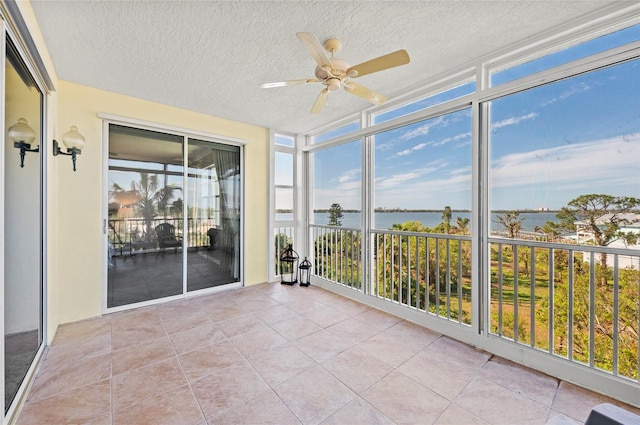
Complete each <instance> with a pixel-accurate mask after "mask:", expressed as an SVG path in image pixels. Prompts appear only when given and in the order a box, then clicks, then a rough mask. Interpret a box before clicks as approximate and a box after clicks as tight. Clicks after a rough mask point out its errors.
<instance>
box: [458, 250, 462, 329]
mask: <svg viewBox="0 0 640 425" xmlns="http://www.w3.org/2000/svg"><path fill="white" fill-rule="evenodd" d="M462 243H463V242H462V240H459V241H458V323H462V316H463V315H462Z"/></svg>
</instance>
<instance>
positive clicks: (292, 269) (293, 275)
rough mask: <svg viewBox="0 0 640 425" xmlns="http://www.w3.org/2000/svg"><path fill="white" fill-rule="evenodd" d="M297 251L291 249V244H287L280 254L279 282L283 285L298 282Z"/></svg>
mask: <svg viewBox="0 0 640 425" xmlns="http://www.w3.org/2000/svg"><path fill="white" fill-rule="evenodd" d="M299 258H300V256H298V253H297V252H295V251H294V250H293V246H292V245H291V244H289V246H288V247H287V249H285V250H284V252H283V253H282V255H281V256H280V283H282V284H284V285H293V284H294V283H298V259H299Z"/></svg>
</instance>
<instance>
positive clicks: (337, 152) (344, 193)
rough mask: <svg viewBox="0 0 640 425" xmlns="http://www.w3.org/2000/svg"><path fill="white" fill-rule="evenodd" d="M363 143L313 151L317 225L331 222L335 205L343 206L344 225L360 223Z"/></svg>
mask: <svg viewBox="0 0 640 425" xmlns="http://www.w3.org/2000/svg"><path fill="white" fill-rule="evenodd" d="M361 158H362V142H361V141H360V140H357V141H354V142H351V143H346V144H343V145H340V146H336V147H333V148H329V149H324V150H321V151H318V152H314V153H313V154H311V160H312V162H313V199H312V202H313V210H314V214H313V216H312V217H311V222H312V223H313V224H328V223H329V219H330V210H331V207H332V206H333V205H334V204H337V205H339V206H340V208H341V209H342V214H343V216H342V218H341V219H340V222H341V225H342V226H344V227H359V226H360V208H361V187H362V159H361Z"/></svg>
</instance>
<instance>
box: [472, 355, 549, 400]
mask: <svg viewBox="0 0 640 425" xmlns="http://www.w3.org/2000/svg"><path fill="white" fill-rule="evenodd" d="M478 376H480V377H482V378H484V379H486V380H488V381H491V382H494V383H496V384H498V385H501V386H503V387H505V388H508V389H510V390H511V391H514V392H516V393H518V394H522V395H523V396H525V397H528V398H530V399H531V400H533V401H537V402H538V403H540V404H543V405H545V406H549V407H551V404H552V403H553V399H554V398H555V396H556V390H557V389H558V380H557V379H556V378H553V377H551V376H548V375H545V374H543V373H541V372H537V371H535V370H532V369H529V368H527V367H524V366H521V365H518V364H516V363H513V362H510V361H508V360H505V359H502V358H500V357H492V358H491V360H489V361H488V362H487V363H485V365H484V366H483V367H482V368H481V369H480V370H479V371H478Z"/></svg>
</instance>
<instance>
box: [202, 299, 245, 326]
mask: <svg viewBox="0 0 640 425" xmlns="http://www.w3.org/2000/svg"><path fill="white" fill-rule="evenodd" d="M202 310H203V311H204V312H205V313H206V314H207V316H209V318H210V319H211V320H213V322H214V323H216V322H222V321H224V320H229V319H233V318H234V317H239V316H244V315H245V314H247V313H248V311H247V310H245V309H244V308H242V306H240V305H238V304H236V303H235V302H232V303H229V302H226V303H225V304H223V305H220V306H218V305H215V306H207V305H205V306H203V307H202Z"/></svg>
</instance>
